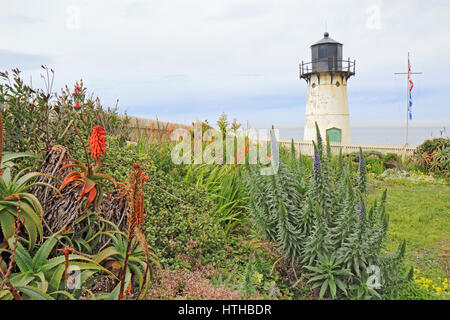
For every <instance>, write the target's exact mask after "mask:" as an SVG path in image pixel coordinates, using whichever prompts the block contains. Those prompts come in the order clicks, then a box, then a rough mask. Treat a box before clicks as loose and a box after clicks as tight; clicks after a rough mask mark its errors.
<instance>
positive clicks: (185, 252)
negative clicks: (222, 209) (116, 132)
mask: <svg viewBox="0 0 450 320" xmlns="http://www.w3.org/2000/svg"><path fill="white" fill-rule="evenodd" d="M143 143H144V142H141V143H138V144H137V145H135V144H125V143H123V141H122V140H121V139H120V137H118V136H116V137H108V139H107V149H108V157H106V158H105V159H104V164H103V169H104V170H105V172H106V173H108V174H111V175H113V176H114V177H115V178H116V179H117V181H124V180H125V179H126V176H127V174H128V165H127V164H128V163H130V162H135V161H139V162H140V163H142V167H143V169H144V170H145V171H146V175H147V176H148V177H149V180H148V181H147V182H146V184H145V185H144V192H145V195H146V198H145V205H146V208H147V211H148V213H147V217H146V219H145V224H144V226H143V228H142V230H143V232H144V233H145V235H146V237H147V240H148V243H149V246H150V247H151V248H152V250H154V252H155V254H156V255H157V256H158V258H159V259H160V261H161V264H166V265H168V266H170V267H176V266H183V267H188V268H190V267H192V265H194V264H195V263H196V260H198V261H200V262H201V263H202V264H209V263H214V262H216V263H218V262H219V261H221V260H222V259H223V258H224V256H225V232H224V230H223V228H222V227H221V226H220V224H217V223H216V220H215V216H216V215H217V213H216V210H217V208H216V206H215V205H214V203H213V202H211V200H209V196H208V194H207V192H206V190H205V189H204V188H203V187H201V186H199V187H197V186H195V185H192V184H190V183H188V182H186V181H185V180H184V171H183V170H184V169H183V168H182V167H181V166H179V165H176V164H174V163H173V162H172V160H171V157H170V147H171V145H170V144H167V145H165V144H163V145H160V146H159V147H158V148H152V144H151V143H150V142H147V143H149V144H147V145H146V146H145V145H142V144H143Z"/></svg>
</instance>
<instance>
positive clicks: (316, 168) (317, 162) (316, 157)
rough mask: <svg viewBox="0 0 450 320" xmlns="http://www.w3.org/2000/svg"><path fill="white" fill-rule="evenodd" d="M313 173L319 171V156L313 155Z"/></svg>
mask: <svg viewBox="0 0 450 320" xmlns="http://www.w3.org/2000/svg"><path fill="white" fill-rule="evenodd" d="M314 171H320V156H319V154H318V153H314Z"/></svg>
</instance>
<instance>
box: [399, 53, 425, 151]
mask: <svg viewBox="0 0 450 320" xmlns="http://www.w3.org/2000/svg"><path fill="white" fill-rule="evenodd" d="M410 66H411V65H410V61H409V51H408V69H407V71H408V72H395V73H394V74H404V75H407V76H406V141H405V147H406V146H408V130H409V104H410V99H409V94H410V89H411V83H410V82H409V81H410V80H411V75H412V74H422V72H412V71H411V70H410Z"/></svg>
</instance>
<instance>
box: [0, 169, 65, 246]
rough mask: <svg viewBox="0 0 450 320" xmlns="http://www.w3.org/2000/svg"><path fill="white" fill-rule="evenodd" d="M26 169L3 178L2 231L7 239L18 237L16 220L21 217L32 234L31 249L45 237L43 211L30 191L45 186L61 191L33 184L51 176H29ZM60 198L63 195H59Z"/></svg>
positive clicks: (4, 173)
mask: <svg viewBox="0 0 450 320" xmlns="http://www.w3.org/2000/svg"><path fill="white" fill-rule="evenodd" d="M26 171H27V169H23V170H21V171H19V172H18V173H16V174H14V173H13V170H12V168H11V167H6V168H5V169H3V170H2V172H1V176H0V227H1V232H2V233H3V237H4V238H5V239H9V238H11V237H12V236H13V235H14V234H15V222H14V219H15V218H16V217H18V215H20V216H21V217H22V218H23V220H24V227H25V230H26V232H27V234H28V240H29V242H28V244H29V248H30V249H31V248H32V247H33V246H34V245H35V243H36V240H37V239H38V237H42V232H43V228H42V223H41V220H42V217H43V214H44V212H43V209H42V206H41V204H40V203H39V200H38V199H37V198H36V197H35V196H34V195H33V194H31V193H29V192H28V191H29V189H30V188H32V187H34V186H45V187H48V188H51V189H53V190H55V191H56V192H57V193H59V191H58V190H57V189H56V188H55V187H53V186H51V185H49V184H47V183H40V182H33V181H32V180H33V179H34V178H36V177H39V176H48V177H51V176H49V175H47V174H44V173H40V172H28V173H25V172H26ZM59 194H60V193H59Z"/></svg>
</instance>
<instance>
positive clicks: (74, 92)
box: [73, 85, 80, 95]
mask: <svg viewBox="0 0 450 320" xmlns="http://www.w3.org/2000/svg"><path fill="white" fill-rule="evenodd" d="M79 91H80V87H79V86H78V85H75V88H74V90H73V94H74V95H77V94H78V92H79Z"/></svg>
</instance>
